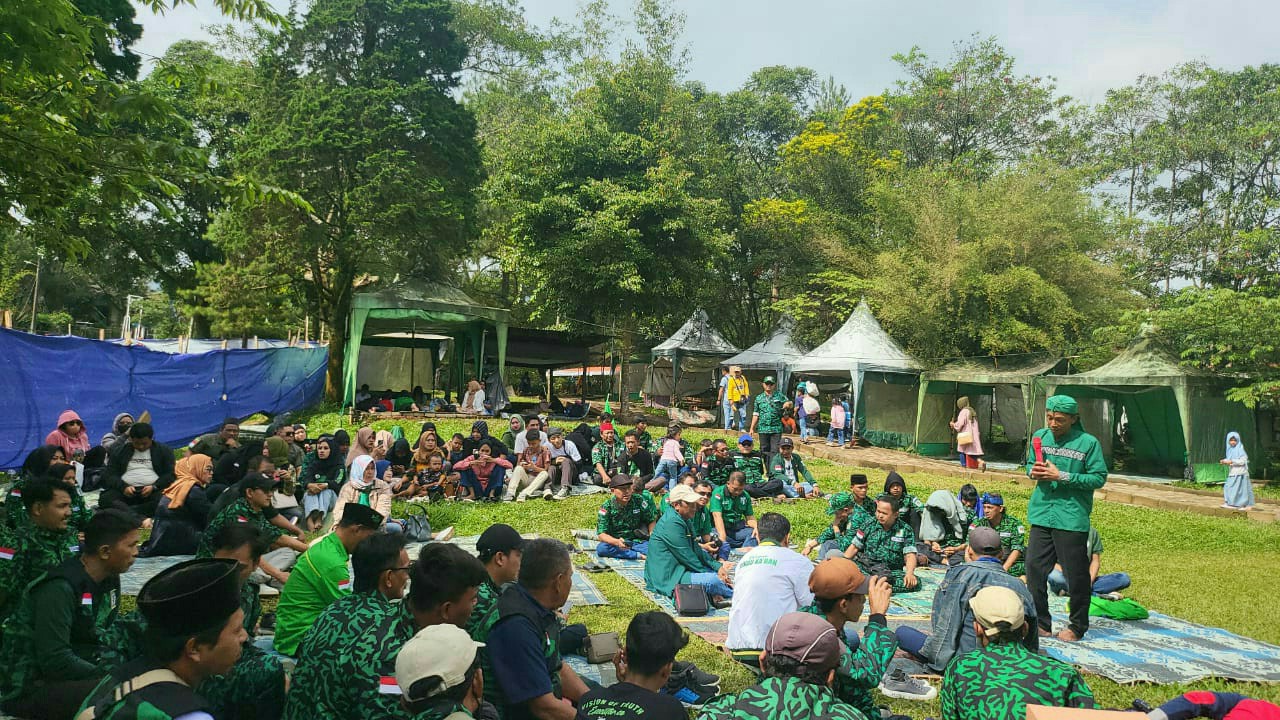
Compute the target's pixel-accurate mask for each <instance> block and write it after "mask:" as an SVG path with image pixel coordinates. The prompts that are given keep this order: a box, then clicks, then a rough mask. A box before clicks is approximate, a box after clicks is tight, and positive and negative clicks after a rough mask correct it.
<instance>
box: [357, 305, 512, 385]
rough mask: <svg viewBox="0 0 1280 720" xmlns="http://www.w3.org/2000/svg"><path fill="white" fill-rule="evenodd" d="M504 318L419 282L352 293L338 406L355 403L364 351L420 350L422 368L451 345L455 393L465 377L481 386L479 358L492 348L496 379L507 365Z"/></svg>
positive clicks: (497, 311)
mask: <svg viewBox="0 0 1280 720" xmlns="http://www.w3.org/2000/svg"><path fill="white" fill-rule="evenodd" d="M509 318H510V313H509V312H508V311H506V310H503V309H501V308H492V307H486V306H484V305H480V304H479V303H477V302H476V301H475V300H472V299H471V298H470V297H468V296H467V294H466V293H464V292H462V291H461V290H458V289H457V288H453V287H449V286H447V285H440V284H437V283H431V282H426V281H423V280H400V281H397V282H394V283H391V284H389V285H386V286H383V287H381V288H379V289H373V290H367V291H364V292H358V293H356V294H355V295H354V296H353V297H352V299H351V319H350V321H349V323H348V325H347V349H346V357H344V358H343V363H342V378H343V393H342V397H343V405H344V406H349V405H353V404H354V403H355V396H356V389H357V388H358V387H359V384H358V383H357V376H358V374H359V366H360V362H361V357H360V351H361V348H362V347H364V346H370V347H387V348H405V349H408V350H409V351H410V352H411V353H413V354H416V352H417V351H419V350H424V351H427V352H425V353H424V356H423V361H424V362H426V361H428V360H429V359H434V358H440V357H441V356H442V353H441V346H442V344H443V343H452V348H453V352H454V362H453V363H452V369H453V377H451V378H450V384H452V385H453V386H454V389H455V390H460V389H461V388H462V385H463V383H464V382H465V380H466V379H467V377H471V376H474V377H476V378H477V379H481V380H482V381H483V379H484V376H483V369H484V368H483V363H484V357H485V355H486V354H488V353H489V352H490V350H491V349H492V348H496V350H497V361H498V375H499V377H501V376H502V372H503V370H504V369H505V367H506V361H507V357H506V356H507V327H508V321H509ZM468 359H470V361H471V362H472V363H474V368H472V367H470V364H469V363H468V362H467V360H468Z"/></svg>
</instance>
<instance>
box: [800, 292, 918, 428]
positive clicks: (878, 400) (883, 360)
mask: <svg viewBox="0 0 1280 720" xmlns="http://www.w3.org/2000/svg"><path fill="white" fill-rule="evenodd" d="M920 370H921V366H920V363H918V362H917V361H916V360H915V358H912V357H911V356H910V355H908V354H907V352H906V351H905V350H903V349H902V346H900V345H898V343H897V342H895V341H894V339H893V338H891V337H889V334H888V333H886V332H885V331H884V328H882V327H880V323H879V322H877V321H876V318H875V316H874V315H872V314H871V308H869V307H868V306H867V301H866V300H863V301H861V302H859V303H858V307H856V308H854V310H853V313H852V314H851V315H850V316H849V319H848V320H846V321H845V323H844V325H842V326H841V327H840V329H839V330H836V331H835V333H834V334H832V335H831V337H830V338H827V341H826V342H824V343H822V344H821V345H819V346H818V347H816V348H814V349H813V350H812V351H811V352H809V353H807V354H806V355H804V356H803V357H800V358H798V359H796V360H795V361H793V362H791V363H790V364H788V366H787V371H788V372H789V373H791V377H792V378H793V379H799V378H801V377H806V376H815V375H819V376H836V377H841V378H843V377H848V378H849V388H850V391H851V393H852V395H853V397H852V402H851V403H850V406H851V407H853V408H855V410H854V418H855V419H854V429H855V431H856V432H858V433H859V434H860V435H862V437H863V438H865V439H866V440H867V441H868V442H870V443H872V444H873V445H882V446H890V447H909V446H910V445H911V444H912V442H913V440H914V434H915V423H916V403H917V394H918V390H919V383H920ZM825 405H826V403H824V406H825Z"/></svg>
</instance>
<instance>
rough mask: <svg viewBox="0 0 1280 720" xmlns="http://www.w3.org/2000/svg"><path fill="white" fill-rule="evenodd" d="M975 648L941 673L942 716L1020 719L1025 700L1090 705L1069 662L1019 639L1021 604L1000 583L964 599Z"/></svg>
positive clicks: (1022, 616)
mask: <svg viewBox="0 0 1280 720" xmlns="http://www.w3.org/2000/svg"><path fill="white" fill-rule="evenodd" d="M969 608H970V609H972V610H973V630H974V632H975V633H977V635H978V645H979V647H978V649H976V650H971V651H969V652H967V653H965V654H963V655H959V656H957V657H956V658H955V659H954V660H952V661H951V663H950V664H949V665H947V672H946V675H944V676H943V679H942V691H941V693H940V695H941V704H942V720H1022V719H1023V718H1025V717H1026V716H1027V705H1048V706H1050V707H1071V708H1092V707H1093V706H1094V703H1093V693H1092V692H1091V691H1090V690H1089V686H1088V685H1086V684H1085V682H1084V678H1082V677H1080V673H1079V672H1078V671H1077V670H1076V669H1075V668H1073V667H1071V666H1070V665H1068V664H1066V663H1063V662H1060V661H1058V660H1054V659H1053V658H1049V657H1045V656H1043V655H1037V654H1036V653H1033V652H1031V651H1030V650H1028V649H1027V648H1026V647H1025V646H1024V645H1023V643H1022V636H1023V635H1025V634H1026V633H1027V632H1034V629H1031V628H1028V627H1027V622H1026V607H1025V606H1024V605H1023V603H1022V599H1021V598H1019V597H1018V594H1017V593H1015V592H1014V591H1012V590H1010V589H1009V588H1006V587H999V586H995V585H992V586H989V587H984V588H982V589H981V590H979V591H978V592H977V593H975V594H974V596H973V597H972V598H970V599H969Z"/></svg>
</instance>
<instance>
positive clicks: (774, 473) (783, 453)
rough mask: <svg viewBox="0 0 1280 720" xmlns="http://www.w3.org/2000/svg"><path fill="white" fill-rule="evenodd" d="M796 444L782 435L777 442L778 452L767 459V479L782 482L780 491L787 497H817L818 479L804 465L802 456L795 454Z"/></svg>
mask: <svg viewBox="0 0 1280 720" xmlns="http://www.w3.org/2000/svg"><path fill="white" fill-rule="evenodd" d="M795 447H796V444H795V442H794V441H792V439H791V438H788V437H784V438H782V440H781V441H779V443H778V453H777V454H776V455H774V456H773V459H772V460H770V461H769V479H770V480H777V481H778V482H779V483H781V484H782V492H783V494H784V495H786V496H787V497H789V498H807V497H818V496H820V495H821V494H822V491H821V490H819V489H818V481H817V480H815V479H813V473H811V472H809V468H807V467H805V465H804V458H802V457H800V456H799V455H796V454H795Z"/></svg>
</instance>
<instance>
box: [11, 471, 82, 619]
mask: <svg viewBox="0 0 1280 720" xmlns="http://www.w3.org/2000/svg"><path fill="white" fill-rule="evenodd" d="M72 492H74V491H73V490H72V489H71V488H68V487H67V486H66V485H63V484H61V483H56V482H50V481H48V480H36V481H32V482H29V483H26V485H25V487H23V492H22V495H21V500H17V499H14V498H12V497H11V498H10V499H9V502H21V503H22V505H24V506H25V509H24V512H23V514H22V515H19V516H18V523H17V525H16V526H15V527H5V526H3V525H0V623H3V622H4V620H5V618H7V617H9V615H10V614H11V613H12V612H13V611H14V610H15V609H17V607H18V603H19V601H21V600H22V597H23V595H25V594H26V591H27V586H28V585H30V584H31V581H32V580H35V579H36V578H38V577H40V575H42V574H43V573H45V572H47V571H49V570H52V569H53V568H55V567H57V566H58V564H59V563H61V562H62V561H63V560H66V559H67V558H69V557H71V556H73V555H75V554H76V553H77V552H79V551H80V541H79V539H77V537H76V532H75V530H73V529H71V527H70V525H69V523H70V520H71V515H72V508H71V493H72Z"/></svg>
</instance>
